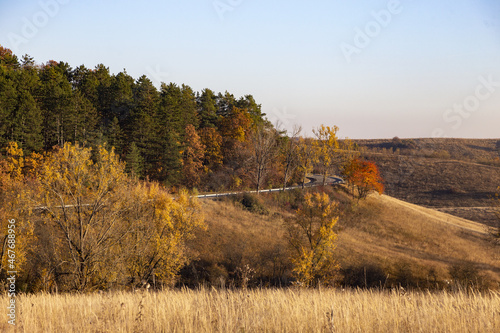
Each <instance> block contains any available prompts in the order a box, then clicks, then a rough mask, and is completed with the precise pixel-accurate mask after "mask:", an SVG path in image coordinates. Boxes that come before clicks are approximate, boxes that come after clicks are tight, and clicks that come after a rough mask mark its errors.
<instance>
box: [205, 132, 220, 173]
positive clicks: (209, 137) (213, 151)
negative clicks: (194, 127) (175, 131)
mask: <svg viewBox="0 0 500 333" xmlns="http://www.w3.org/2000/svg"><path fill="white" fill-rule="evenodd" d="M200 139H201V143H202V144H203V145H204V146H205V156H204V157H203V165H204V167H205V169H204V171H205V172H206V173H208V172H211V171H214V170H215V169H217V168H218V167H220V166H221V165H222V162H223V161H224V156H223V155H222V136H221V135H220V133H219V132H218V131H217V129H216V128H214V127H204V128H202V129H201V130H200Z"/></svg>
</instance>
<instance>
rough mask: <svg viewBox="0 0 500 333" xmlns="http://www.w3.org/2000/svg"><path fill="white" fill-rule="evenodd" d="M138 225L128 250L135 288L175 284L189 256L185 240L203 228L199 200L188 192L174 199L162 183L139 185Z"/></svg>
mask: <svg viewBox="0 0 500 333" xmlns="http://www.w3.org/2000/svg"><path fill="white" fill-rule="evenodd" d="M132 198H134V200H133V201H132V203H131V208H132V209H131V214H129V218H130V219H132V220H133V221H134V222H133V223H134V227H133V229H132V231H131V232H130V233H129V235H128V236H127V239H126V240H125V243H126V244H128V246H127V250H126V251H124V252H123V253H124V256H125V260H124V263H125V269H126V275H127V276H128V277H129V278H130V281H129V282H130V283H131V284H132V285H140V284H141V283H143V282H145V281H149V283H152V284H153V283H154V284H155V285H156V284H161V285H167V286H169V285H172V284H173V283H174V282H175V281H176V278H177V273H178V272H179V270H180V269H181V268H182V266H183V265H184V264H186V263H187V261H188V259H189V257H188V253H187V249H186V247H185V241H186V240H188V239H190V238H191V237H193V235H194V231H195V228H198V227H203V226H204V224H203V215H202V214H201V211H200V205H199V202H198V200H197V199H196V198H195V197H192V196H189V195H188V193H187V192H186V191H181V192H180V193H179V195H178V196H177V197H176V198H175V200H174V198H172V197H171V196H170V195H169V194H168V192H167V191H166V190H165V189H163V188H161V187H160V186H159V185H158V184H156V183H152V184H144V183H142V184H137V185H136V186H135V187H134V189H133V191H132Z"/></svg>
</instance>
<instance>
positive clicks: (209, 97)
mask: <svg viewBox="0 0 500 333" xmlns="http://www.w3.org/2000/svg"><path fill="white" fill-rule="evenodd" d="M216 99H217V97H216V96H215V94H214V92H213V91H212V90H210V89H203V90H202V92H201V95H199V94H198V97H197V99H196V101H197V104H198V118H199V120H200V128H205V127H215V126H216V124H217V118H218V117H217V101H216Z"/></svg>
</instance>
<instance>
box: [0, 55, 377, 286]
mask: <svg viewBox="0 0 500 333" xmlns="http://www.w3.org/2000/svg"><path fill="white" fill-rule="evenodd" d="M313 133H314V136H315V137H314V138H305V137H302V136H301V135H300V134H301V128H300V127H295V128H294V129H293V130H292V131H290V132H287V131H285V130H282V129H280V128H279V126H273V124H271V123H270V122H269V121H268V120H267V119H266V118H265V114H263V113H262V111H261V106H260V104H257V102H256V101H255V100H254V98H253V97H252V96H251V95H246V96H244V97H240V98H235V97H234V96H233V95H232V94H230V93H228V92H225V93H224V94H222V93H217V94H216V93H214V92H213V91H211V90H210V89H204V90H202V91H201V92H194V91H193V90H192V89H191V88H190V87H189V86H187V85H181V86H178V85H176V84H174V83H169V84H165V83H162V84H161V87H160V89H159V90H158V89H157V88H156V87H155V86H154V85H153V84H152V83H151V81H150V80H149V79H148V78H147V77H146V76H142V77H140V78H139V79H137V80H134V79H133V78H132V77H130V76H129V75H128V74H127V73H126V72H125V71H124V72H120V73H118V74H115V75H111V74H110V72H109V69H108V68H107V67H105V66H104V65H98V66H96V67H95V68H94V69H87V68H85V67H84V66H80V67H77V68H71V67H70V66H69V65H68V64H67V63H64V62H55V61H49V62H48V63H46V64H41V65H39V64H36V63H35V62H34V60H33V59H32V58H31V57H29V56H27V55H25V56H23V57H22V59H21V60H19V59H18V58H17V56H15V55H14V54H12V52H11V51H10V50H8V49H5V48H2V47H1V46H0V149H1V151H0V153H1V154H0V219H1V221H0V222H1V223H0V225H1V226H2V228H1V230H0V239H1V240H2V241H3V244H4V246H3V250H2V251H1V253H0V263H1V265H0V276H3V275H5V274H6V272H7V270H8V269H7V267H8V264H9V261H8V260H9V257H8V256H7V254H6V251H5V249H6V247H5V244H7V243H6V242H7V241H8V236H9V235H8V234H7V228H6V227H5V223H7V221H9V220H12V219H19V221H22V222H20V223H19V224H18V227H17V229H16V237H17V240H18V243H17V244H18V245H16V246H17V248H16V249H17V250H16V251H17V252H16V253H17V257H16V263H17V265H19V271H20V272H23V274H24V278H23V280H22V281H23V283H25V284H26V285H27V286H26V287H25V288H24V289H25V290H53V288H54V286H56V287H57V286H64V288H65V289H67V290H88V289H95V288H109V287H113V286H135V285H137V284H138V283H140V281H151V279H158V283H160V284H162V285H165V284H172V283H173V281H175V280H176V278H177V276H178V272H179V271H180V270H181V268H182V267H183V266H184V265H185V264H186V263H187V262H188V257H189V256H188V253H187V252H188V251H187V249H186V246H185V242H186V241H187V240H188V239H189V238H190V237H192V236H193V233H194V230H195V229H197V228H203V223H202V221H203V218H202V212H201V210H200V207H199V204H198V203H197V202H196V200H194V199H193V198H192V197H190V196H189V195H188V193H187V192H185V191H184V190H183V189H182V188H188V189H193V188H197V189H199V190H203V191H221V190H225V189H246V188H255V189H257V190H260V189H262V188H265V187H270V186H278V185H279V186H283V187H286V186H287V184H290V183H302V184H304V183H305V181H306V177H307V175H308V174H309V173H311V172H315V173H320V174H321V175H322V176H323V183H325V182H326V179H327V177H328V175H331V174H333V173H340V174H342V175H344V176H345V177H346V179H347V180H348V181H349V182H350V183H351V184H352V193H353V195H356V196H357V197H358V200H359V199H360V198H362V197H365V196H366V194H367V193H368V192H369V191H371V190H376V191H378V192H381V191H382V190H383V188H382V187H381V185H380V182H381V179H380V176H379V174H378V170H377V168H376V166H375V165H374V164H372V163H370V162H366V161H361V160H359V158H358V155H359V153H358V152H357V149H356V148H357V147H356V145H355V144H353V142H352V141H350V140H348V139H344V140H340V139H339V138H338V134H337V133H338V128H337V127H335V126H334V127H330V126H324V125H321V126H319V127H318V128H316V129H314V130H313ZM172 190H175V192H176V199H175V200H174V199H173V198H172V196H171V195H170V194H169V192H172ZM307 200H308V201H307V203H308V205H309V206H308V205H307V204H304V208H303V210H300V209H299V210H297V215H298V219H297V222H296V223H297V224H296V226H298V227H297V228H296V227H291V229H290V234H294V233H296V231H297V230H300V229H301V228H302V229H303V227H301V223H303V221H306V220H307V219H309V222H307V223H308V224H307V223H306V224H304V225H309V227H311V226H312V225H313V223H312V222H311V221H316V220H315V219H316V217H315V216H314V214H316V213H317V214H320V213H321V212H322V211H323V210H324V209H325V207H330V203H329V202H326V201H325V200H326V199H324V198H320V197H309V198H308V199H307ZM316 206H317V207H316ZM307 207H309V208H307ZM314 207H316V208H314ZM313 208H314V209H313ZM328 209H329V210H331V208H328ZM306 211H307V212H308V213H307V214H309V215H307V214H306V213H305V212H306ZM312 212H315V213H314V214H312ZM301 214H302V215H301ZM306 215H307V216H306ZM320 215H321V214H320ZM319 221H320V223H319V226H320V228H319V229H318V230H320V229H321V228H323V229H324V228H326V229H328V230H329V231H328V233H325V232H327V231H325V230H326V229H325V230H323V229H321V230H323V231H321V233H318V232H319V231H318V230H315V231H314V232H313V230H309V233H310V234H311V235H312V234H315V233H317V235H319V236H314V237H313V238H314V239H313V238H310V239H309V245H307V246H308V247H307V246H306V247H302V245H300V244H299V243H294V244H293V246H294V247H295V249H296V250H297V253H298V255H299V256H298V257H297V258H296V261H295V262H296V266H297V268H296V272H297V278H298V279H299V280H302V281H305V282H304V283H305V284H306V285H307V284H310V283H311V281H312V280H314V279H315V276H316V275H317V274H318V272H321V271H324V268H322V267H331V265H333V263H331V262H329V261H328V260H326V261H325V259H324V258H323V257H322V255H320V256H319V257H317V255H318V253H320V254H321V253H326V252H329V251H330V250H328V251H326V250H325V249H327V248H328V249H330V248H331V246H332V241H333V240H334V238H335V233H334V232H333V227H334V225H335V222H336V219H335V218H334V217H333V215H332V216H330V217H329V218H328V219H320V220H319ZM315 223H316V222H315ZM325 235H328V237H326V236H325ZM325 237H326V238H325ZM297 239H298V238H297ZM326 239H328V242H326V243H325V241H324V240H326ZM325 251H326V252H325ZM330 252H331V251H330ZM313 263H314V265H313ZM323 263H324V264H325V265H323ZM326 263H328V265H327V264H326ZM322 274H323V273H322ZM325 274H326V273H325Z"/></svg>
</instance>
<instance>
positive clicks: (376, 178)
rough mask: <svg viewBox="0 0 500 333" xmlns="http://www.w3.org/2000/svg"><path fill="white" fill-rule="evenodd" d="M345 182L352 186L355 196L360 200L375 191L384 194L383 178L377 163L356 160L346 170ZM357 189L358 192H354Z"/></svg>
mask: <svg viewBox="0 0 500 333" xmlns="http://www.w3.org/2000/svg"><path fill="white" fill-rule="evenodd" d="M344 177H345V180H346V181H347V182H348V183H349V184H350V185H351V187H352V192H353V195H355V196H356V197H357V199H358V201H359V200H360V199H364V198H366V196H367V195H368V193H370V192H372V191H375V192H378V193H379V194H382V193H383V192H384V185H383V184H382V181H383V180H382V177H381V176H380V172H379V170H378V168H377V166H376V165H375V163H373V162H370V161H363V160H360V159H358V158H355V159H353V160H352V161H351V163H350V164H349V165H348V166H347V168H345V170H344ZM354 188H356V189H357V191H355V190H354Z"/></svg>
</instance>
